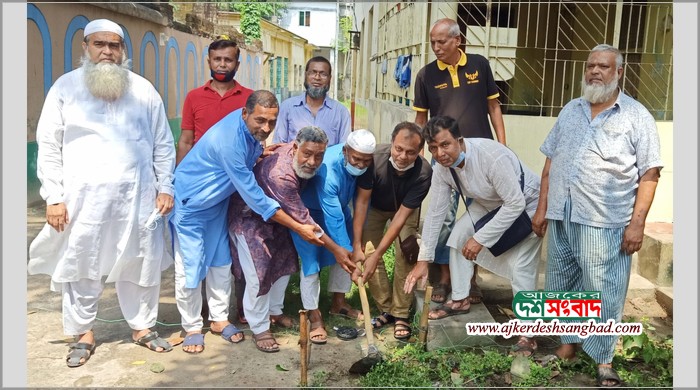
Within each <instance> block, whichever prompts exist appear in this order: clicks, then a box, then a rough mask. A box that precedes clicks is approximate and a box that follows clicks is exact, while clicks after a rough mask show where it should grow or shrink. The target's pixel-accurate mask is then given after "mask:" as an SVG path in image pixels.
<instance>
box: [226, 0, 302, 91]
mask: <svg viewBox="0 0 700 390" xmlns="http://www.w3.org/2000/svg"><path fill="white" fill-rule="evenodd" d="M217 15H218V16H217V20H218V22H219V25H221V26H228V27H229V28H231V29H235V30H237V31H239V32H240V31H241V14H240V13H239V12H225V11H220V12H218V14H217ZM260 28H261V37H260V40H261V41H262V50H263V55H264V56H263V61H262V63H261V64H262V68H260V70H261V72H260V75H259V81H260V82H261V83H262V85H261V88H264V89H268V90H270V91H272V92H274V93H275V95H276V96H277V98H278V99H280V100H284V99H286V98H288V97H289V96H291V95H294V94H297V93H300V92H301V91H302V90H303V83H304V79H303V69H304V67H305V65H306V60H307V59H308V58H311V57H312V53H313V51H314V49H316V46H315V45H312V44H310V43H309V41H308V40H306V39H305V38H303V37H301V36H299V35H297V34H295V33H293V32H291V31H289V30H286V29H284V28H282V27H280V26H278V25H276V24H274V23H271V22H268V21H267V20H264V19H261V20H260Z"/></svg>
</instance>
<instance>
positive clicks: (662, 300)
mask: <svg viewBox="0 0 700 390" xmlns="http://www.w3.org/2000/svg"><path fill="white" fill-rule="evenodd" d="M656 301H657V302H658V303H659V305H661V307H662V308H663V309H664V310H665V311H666V313H667V314H668V316H669V317H673V287H657V288H656Z"/></svg>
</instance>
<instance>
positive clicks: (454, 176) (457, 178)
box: [450, 167, 476, 229]
mask: <svg viewBox="0 0 700 390" xmlns="http://www.w3.org/2000/svg"><path fill="white" fill-rule="evenodd" d="M450 173H451V174H452V179H453V180H454V181H455V184H456V185H457V192H459V197H460V198H462V200H463V201H464V207H466V209H467V214H469V219H470V220H471V221H472V226H474V228H475V229H476V226H475V225H474V218H472V213H470V212H469V205H470V204H471V203H472V198H469V201H467V199H466V198H465V197H464V193H462V184H461V182H460V181H459V177H457V172H455V170H454V168H452V167H450Z"/></svg>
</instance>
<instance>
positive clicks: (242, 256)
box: [228, 126, 345, 352]
mask: <svg viewBox="0 0 700 390" xmlns="http://www.w3.org/2000/svg"><path fill="white" fill-rule="evenodd" d="M327 145H328V137H327V136H326V133H324V132H323V130H321V129H319V128H318V127H312V126H307V127H304V128H302V129H301V130H299V132H298V133H297V135H296V139H295V140H294V142H291V143H288V144H283V145H282V146H280V147H279V148H277V149H275V150H274V152H272V154H271V155H269V156H267V157H265V158H264V159H262V160H261V161H260V162H259V163H257V164H256V165H255V167H254V168H253V172H254V173H255V179H256V180H257V182H258V184H260V186H261V187H262V189H263V191H264V192H265V194H266V195H268V196H269V197H271V198H272V199H275V200H276V201H278V202H279V204H280V206H281V207H282V209H283V210H285V211H286V212H287V213H288V214H289V215H290V216H292V218H294V219H295V220H297V221H300V222H302V223H305V224H308V225H315V224H316V222H314V220H313V219H312V218H311V215H310V214H309V210H308V209H307V208H306V206H304V203H303V202H302V200H301V196H300V191H301V188H302V187H303V186H305V185H306V183H307V180H309V179H311V178H312V177H313V176H314V175H315V174H316V172H317V171H318V168H319V167H320V166H321V162H322V161H323V155H324V154H325V152H326V146H327ZM228 218H229V226H228V229H229V235H230V236H231V243H232V245H231V255H232V257H233V270H234V275H235V276H236V277H237V278H243V277H244V276H245V280H246V288H245V295H244V296H243V308H244V310H245V315H246V318H247V319H248V321H249V323H250V329H251V330H252V331H253V338H254V339H255V345H256V347H257V348H258V349H259V350H260V351H262V352H277V351H279V350H280V348H279V344H277V342H276V341H275V338H274V337H273V336H272V334H271V333H270V324H271V323H272V324H278V325H281V326H284V327H291V326H294V325H296V323H295V321H294V320H292V318H291V317H288V316H285V315H284V314H282V308H283V303H284V292H285V289H286V288H287V283H288V282H289V276H290V275H291V274H293V273H295V272H297V271H299V260H298V256H297V251H296V250H295V248H294V243H293V242H292V236H291V235H290V234H289V229H287V228H286V227H284V226H282V225H280V224H277V223H269V222H265V221H263V219H262V218H261V217H260V216H259V215H258V214H255V213H254V212H253V211H252V210H251V209H250V207H248V206H247V205H246V204H245V202H244V201H243V198H242V197H241V196H240V194H238V193H236V194H234V195H233V196H232V198H231V204H230V205H229V214H228ZM321 240H322V241H323V242H324V246H325V247H326V248H327V249H328V250H329V251H330V252H331V253H334V254H337V255H339V256H343V255H345V253H344V252H343V249H342V248H341V247H340V246H339V245H337V244H336V243H335V242H333V240H332V239H331V238H330V236H329V235H328V234H323V235H322V236H321Z"/></svg>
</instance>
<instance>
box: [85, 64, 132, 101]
mask: <svg viewBox="0 0 700 390" xmlns="http://www.w3.org/2000/svg"><path fill="white" fill-rule="evenodd" d="M80 63H81V66H82V67H83V70H84V71H85V85H86V87H87V89H88V91H90V93H91V94H92V95H93V96H95V97H96V98H100V99H104V100H107V101H115V100H117V99H119V98H120V97H122V96H123V95H124V93H125V92H126V90H127V89H128V87H129V72H130V70H129V68H130V67H131V60H125V61H122V62H121V63H120V64H116V63H108V62H101V63H97V64H96V63H94V62H92V60H90V58H89V57H88V56H87V55H84V56H83V57H82V58H81V59H80Z"/></svg>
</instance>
